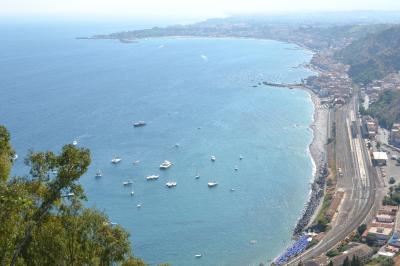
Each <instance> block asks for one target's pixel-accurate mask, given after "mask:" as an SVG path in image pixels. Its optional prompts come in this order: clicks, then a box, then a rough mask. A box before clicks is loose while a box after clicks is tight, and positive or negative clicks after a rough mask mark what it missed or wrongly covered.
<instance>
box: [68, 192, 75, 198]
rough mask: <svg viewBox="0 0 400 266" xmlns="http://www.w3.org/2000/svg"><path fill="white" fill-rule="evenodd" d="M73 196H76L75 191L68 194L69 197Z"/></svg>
mask: <svg viewBox="0 0 400 266" xmlns="http://www.w3.org/2000/svg"><path fill="white" fill-rule="evenodd" d="M73 196H75V193H74V192H70V193H68V194H67V197H73Z"/></svg>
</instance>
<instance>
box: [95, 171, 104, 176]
mask: <svg viewBox="0 0 400 266" xmlns="http://www.w3.org/2000/svg"><path fill="white" fill-rule="evenodd" d="M102 176H103V174H102V173H101V171H100V170H98V171H97V172H96V175H95V177H102Z"/></svg>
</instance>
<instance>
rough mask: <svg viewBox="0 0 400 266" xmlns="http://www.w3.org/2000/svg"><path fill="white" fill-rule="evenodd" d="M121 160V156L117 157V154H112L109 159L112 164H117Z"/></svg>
mask: <svg viewBox="0 0 400 266" xmlns="http://www.w3.org/2000/svg"><path fill="white" fill-rule="evenodd" d="M121 161H122V159H121V158H119V157H118V156H114V158H112V159H111V163H113V164H118V163H120V162H121Z"/></svg>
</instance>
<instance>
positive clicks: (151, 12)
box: [0, 0, 400, 22]
mask: <svg viewBox="0 0 400 266" xmlns="http://www.w3.org/2000/svg"><path fill="white" fill-rule="evenodd" d="M342 11H400V1H397V0H381V1H362V0H355V1H348V0H327V1H318V0H304V1H301V2H299V1H295V0H281V1H272V0H237V1H235V2H232V1H229V0H220V1H218V2H216V1H213V0H202V1H200V0H186V1H184V0H167V1H165V0H147V1H128V0H114V1H111V0H85V1H80V0H70V1H64V0H36V1H34V2H33V1H30V0H1V1H0V15H1V16H2V17H6V18H13V17H22V18H27V17H31V18H40V17H53V18H59V19H68V18H70V19H104V18H108V19H144V18H145V19H148V20H151V19H153V20H157V19H173V20H176V21H179V20H182V22H192V21H193V20H203V19H208V18H215V17H218V18H221V17H227V16H232V15H239V14H273V13H307V12H342Z"/></svg>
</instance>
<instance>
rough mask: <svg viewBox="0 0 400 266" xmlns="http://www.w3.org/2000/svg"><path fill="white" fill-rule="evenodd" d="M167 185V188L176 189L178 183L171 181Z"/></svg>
mask: <svg viewBox="0 0 400 266" xmlns="http://www.w3.org/2000/svg"><path fill="white" fill-rule="evenodd" d="M165 185H166V186H167V188H173V187H176V185H177V183H176V182H174V181H169V182H167V183H166V184H165Z"/></svg>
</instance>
